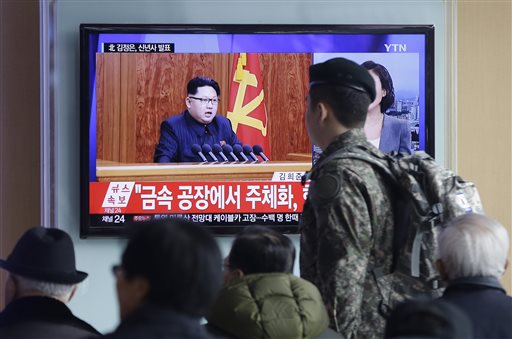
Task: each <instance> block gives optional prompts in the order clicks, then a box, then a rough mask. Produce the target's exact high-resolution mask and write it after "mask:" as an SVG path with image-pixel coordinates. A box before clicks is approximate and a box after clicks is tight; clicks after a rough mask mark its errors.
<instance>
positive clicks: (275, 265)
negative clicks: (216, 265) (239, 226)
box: [228, 226, 295, 274]
mask: <svg viewBox="0 0 512 339" xmlns="http://www.w3.org/2000/svg"><path fill="white" fill-rule="evenodd" d="M294 261H295V247H294V246H293V243H292V241H291V240H290V238H288V237H287V236H285V235H283V234H281V233H279V232H276V231H274V230H272V229H269V228H267V227H263V226H249V227H246V228H245V229H244V230H243V231H242V232H240V233H239V234H238V235H237V236H236V238H235V240H234V242H233V246H232V247H231V251H230V252H229V257H228V264H229V266H230V267H231V268H236V269H239V270H241V271H242V272H243V273H244V274H255V273H272V272H284V273H292V271H293V264H294Z"/></svg>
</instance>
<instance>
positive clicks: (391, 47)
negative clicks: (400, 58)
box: [384, 44, 407, 52]
mask: <svg viewBox="0 0 512 339" xmlns="http://www.w3.org/2000/svg"><path fill="white" fill-rule="evenodd" d="M384 47H386V52H407V45H406V44H384Z"/></svg>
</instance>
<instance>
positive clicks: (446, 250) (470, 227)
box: [437, 214, 512, 339]
mask: <svg viewBox="0 0 512 339" xmlns="http://www.w3.org/2000/svg"><path fill="white" fill-rule="evenodd" d="M438 246H439V247H438V248H439V260H438V261H437V268H438V270H439V272H440V274H441V277H442V278H443V279H444V280H445V281H447V283H448V287H447V288H446V290H445V291H444V294H443V296H442V297H441V299H442V300H444V301H448V302H450V303H452V304H454V305H456V306H458V307H459V308H460V309H462V310H463V311H464V312H465V313H466V314H467V315H468V316H469V318H470V319H471V321H472V324H473V333H474V336H475V338H493V339H500V338H512V297H510V296H507V294H506V292H505V290H504V289H503V287H502V286H501V284H500V282H499V278H500V277H501V276H502V275H503V273H504V272H505V269H506V266H507V255H508V250H509V237H508V234H507V230H506V229H505V228H504V227H503V226H502V225H501V224H499V223H498V222H497V221H495V220H493V219H491V218H489V217H487V216H484V215H480V214H465V215H462V216H460V217H457V218H455V219H454V220H453V221H451V222H450V223H449V224H448V225H447V226H446V227H443V228H442V230H441V232H440V234H439V238H438Z"/></svg>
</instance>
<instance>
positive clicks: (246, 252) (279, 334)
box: [207, 226, 340, 339]
mask: <svg viewBox="0 0 512 339" xmlns="http://www.w3.org/2000/svg"><path fill="white" fill-rule="evenodd" d="M294 261H295V248H294V246H293V244H292V242H291V240H290V239H289V238H288V237H286V236H284V235H282V234H280V233H278V232H276V231H274V230H271V229H269V228H266V227H263V226H250V227H247V228H245V229H244V230H243V231H242V232H241V233H239V234H238V235H237V236H236V238H235V240H234V242H233V246H232V248H231V251H230V253H229V255H228V257H227V258H226V259H225V260H224V287H223V288H222V290H221V292H220V293H219V296H218V297H217V299H216V301H215V302H214V304H213V306H212V307H211V308H210V312H209V316H208V317H207V320H208V325H207V328H208V330H209V332H210V333H211V334H214V335H216V336H218V337H224V338H241V339H243V338H250V339H256V338H269V339H272V338H276V339H277V338H279V339H287V338H290V339H291V338H317V337H319V338H340V336H339V334H337V333H335V332H334V331H332V330H330V329H328V328H327V327H328V325H329V318H328V316H327V311H326V309H325V306H324V304H323V301H322V297H321V295H320V292H319V291H318V289H317V288H316V287H315V286H314V285H313V284H311V283H310V282H308V281H306V280H304V279H301V278H299V277H297V276H294V275H293V274H292V271H293V264H294Z"/></svg>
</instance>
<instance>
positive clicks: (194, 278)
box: [106, 219, 222, 339]
mask: <svg viewBox="0 0 512 339" xmlns="http://www.w3.org/2000/svg"><path fill="white" fill-rule="evenodd" d="M134 227H135V228H134V229H133V232H132V234H131V236H130V240H129V241H128V245H127V247H126V249H125V250H124V253H123V255H122V259H121V264H120V265H119V266H114V268H113V271H114V274H115V276H116V279H117V283H116V288H117V297H118V302H119V310H120V317H121V324H120V325H119V326H118V327H117V329H116V330H115V331H114V332H112V333H110V334H108V335H106V338H180V339H184V338H197V339H201V338H209V335H208V334H207V333H206V331H205V329H204V328H203V326H201V324H200V320H201V318H202V317H203V316H205V315H206V313H207V311H208V308H209V306H210V304H211V303H212V302H213V300H214V298H215V297H216V295H217V292H218V291H219V289H220V287H221V285H222V256H221V253H220V250H219V248H218V246H217V243H216V242H215V239H214V238H213V236H212V235H211V234H210V233H209V232H208V231H207V230H205V229H204V228H201V227H200V226H198V225H195V224H193V223H190V222H187V221H184V220H179V219H168V220H159V221H151V222H147V223H142V224H139V225H134Z"/></svg>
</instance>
